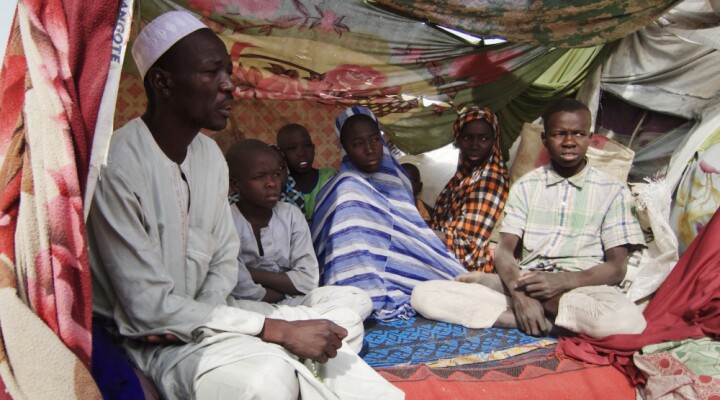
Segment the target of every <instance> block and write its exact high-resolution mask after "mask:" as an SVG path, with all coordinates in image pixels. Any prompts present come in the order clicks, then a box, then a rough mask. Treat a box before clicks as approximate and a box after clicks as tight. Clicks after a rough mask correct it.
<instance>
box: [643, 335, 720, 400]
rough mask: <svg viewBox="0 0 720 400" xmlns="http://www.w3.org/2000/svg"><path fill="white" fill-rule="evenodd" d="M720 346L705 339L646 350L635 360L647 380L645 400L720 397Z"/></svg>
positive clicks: (707, 399)
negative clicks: (719, 356)
mask: <svg viewBox="0 0 720 400" xmlns="http://www.w3.org/2000/svg"><path fill="white" fill-rule="evenodd" d="M719 352H720V342H718V341H716V340H712V339H710V338H707V337H704V338H700V339H686V340H682V341H676V342H665V343H660V344H657V345H650V346H645V347H643V348H642V354H640V353H637V354H635V355H634V357H633V361H634V363H635V365H636V366H637V367H638V369H639V370H640V371H642V373H643V375H645V376H646V378H647V383H646V384H645V386H644V387H641V388H639V390H640V393H641V394H642V396H643V398H644V399H645V400H655V399H699V400H710V399H717V398H718V397H720V365H719V364H718V354H720V353H719Z"/></svg>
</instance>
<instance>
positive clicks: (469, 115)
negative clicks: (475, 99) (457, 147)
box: [453, 107, 500, 140]
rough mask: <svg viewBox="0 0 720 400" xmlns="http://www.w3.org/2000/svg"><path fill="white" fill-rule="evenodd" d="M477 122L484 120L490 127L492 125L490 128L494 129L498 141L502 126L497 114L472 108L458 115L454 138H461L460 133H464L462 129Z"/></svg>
mask: <svg viewBox="0 0 720 400" xmlns="http://www.w3.org/2000/svg"><path fill="white" fill-rule="evenodd" d="M477 120H483V121H485V122H487V123H488V125H490V127H492V128H493V131H494V132H495V139H496V140H497V139H498V137H499V136H500V125H498V122H497V118H496V117H495V114H493V113H492V111H490V110H489V109H487V108H485V107H483V108H480V107H471V108H469V109H467V110H465V112H463V113H461V114H460V115H458V117H457V119H456V120H455V123H454V124H453V137H454V138H455V139H457V137H458V136H460V132H462V128H464V127H465V125H467V124H468V123H469V122H472V121H477Z"/></svg>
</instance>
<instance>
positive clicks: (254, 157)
mask: <svg viewBox="0 0 720 400" xmlns="http://www.w3.org/2000/svg"><path fill="white" fill-rule="evenodd" d="M238 167H239V168H234V169H233V171H231V172H232V173H233V175H234V176H235V177H236V184H235V186H236V187H235V189H236V190H237V192H238V193H239V194H240V199H241V201H244V202H247V203H249V204H251V205H253V206H255V207H259V208H265V209H272V208H273V207H275V205H276V204H277V202H278V201H279V200H280V190H281V188H282V175H283V170H284V166H283V165H282V164H281V163H280V160H279V157H278V155H277V154H275V151H274V150H272V149H270V148H268V149H267V151H261V152H257V153H254V154H251V155H250V156H249V157H247V158H246V159H245V162H243V163H242V165H239V166H238Z"/></svg>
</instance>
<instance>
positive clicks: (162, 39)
mask: <svg viewBox="0 0 720 400" xmlns="http://www.w3.org/2000/svg"><path fill="white" fill-rule="evenodd" d="M203 28H207V26H205V25H204V24H203V23H202V22H200V20H198V19H197V18H195V16H193V15H192V14H190V13H189V12H187V11H168V12H166V13H164V14H162V15H160V16H159V17H157V18H155V19H154V20H152V22H150V23H149V24H148V25H147V26H146V27H145V28H143V30H142V31H140V34H139V35H138V37H137V39H135V43H134V44H133V47H132V55H133V59H135V64H137V67H138V70H140V77H141V78H143V79H145V74H146V73H147V72H148V70H149V69H150V67H152V66H153V64H155V61H157V60H158V58H160V57H161V56H162V55H163V54H165V52H166V51H168V50H169V49H170V48H171V47H172V46H173V45H174V44H175V43H177V42H178V41H179V40H180V39H182V38H184V37H185V36H187V35H189V34H191V33H193V32H195V31H196V30H198V29H203Z"/></svg>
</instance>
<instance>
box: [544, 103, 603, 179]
mask: <svg viewBox="0 0 720 400" xmlns="http://www.w3.org/2000/svg"><path fill="white" fill-rule="evenodd" d="M545 126H546V127H547V130H546V131H545V132H543V134H542V140H543V144H544V145H545V148H547V150H548V153H550V158H552V160H553V161H554V162H555V164H556V165H557V166H559V167H561V168H563V169H566V170H572V171H574V172H575V173H577V172H580V170H581V169H582V168H583V167H584V166H585V162H584V160H585V153H587V148H588V146H589V145H590V137H591V136H592V132H590V113H589V112H587V111H584V110H578V111H571V112H568V111H560V112H557V113H555V114H553V115H551V116H550V119H549V121H547V123H546V124H545Z"/></svg>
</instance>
